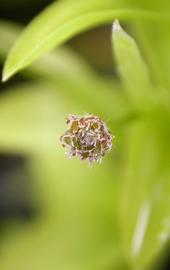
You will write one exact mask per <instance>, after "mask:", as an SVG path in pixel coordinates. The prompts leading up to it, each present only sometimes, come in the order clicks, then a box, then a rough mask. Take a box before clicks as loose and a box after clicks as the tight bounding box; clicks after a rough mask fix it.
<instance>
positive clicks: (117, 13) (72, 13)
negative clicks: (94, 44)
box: [3, 0, 169, 81]
mask: <svg viewBox="0 0 170 270" xmlns="http://www.w3.org/2000/svg"><path fill="white" fill-rule="evenodd" d="M117 7H119V8H120V1H118V2H117V1H115V2H113V1H112V0H106V1H104V2H103V1H102V0H95V1H89V0H88V1H84V2H82V1H81V2H80V1H77V0H76V1H74V2H73V1H69V0H68V1H61V2H59V3H58V2H57V3H56V2H55V3H53V4H52V5H50V6H49V7H48V8H47V9H45V10H44V11H43V12H42V13H41V14H40V15H38V16H37V17H36V18H35V19H34V20H33V21H32V22H31V23H30V25H29V26H28V27H27V28H26V29H25V31H24V32H23V33H22V35H21V36H20V38H19V39H18V41H17V42H16V43H15V45H14V47H13V48H12V50H11V52H10V54H9V56H8V59H7V61H6V64H5V67H4V71H3V81H6V80H7V79H8V78H9V77H11V76H12V75H13V74H15V73H16V72H18V71H19V70H21V69H23V68H25V67H26V66H28V65H30V64H31V63H32V62H34V61H35V60H36V59H38V58H39V57H40V56H42V55H43V54H45V53H46V52H47V51H49V50H51V49H52V48H54V47H56V46H59V45H60V44H61V43H63V42H65V41H66V40H68V39H69V38H71V37H73V36H75V35H76V34H78V33H80V32H82V31H84V30H87V29H89V28H92V27H95V26H97V25H101V24H104V23H109V22H112V21H113V20H114V18H115V17H121V18H129V17H130V18H132V17H135V18H138V19H139V18H150V19H154V20H155V19H161V20H165V21H166V20H169V17H168V16H164V17H163V18H162V17H161V16H160V14H159V13H155V12H151V11H148V12H147V11H139V10H134V11H133V10H121V9H119V10H116V9H115V10H114V8H117Z"/></svg>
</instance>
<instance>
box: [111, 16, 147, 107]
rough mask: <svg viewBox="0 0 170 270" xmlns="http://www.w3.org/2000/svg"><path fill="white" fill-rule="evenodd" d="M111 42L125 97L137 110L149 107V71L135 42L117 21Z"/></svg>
mask: <svg viewBox="0 0 170 270" xmlns="http://www.w3.org/2000/svg"><path fill="white" fill-rule="evenodd" d="M112 42H113V50H114V54H115V57H116V60H117V64H118V70H119V72H120V75H121V77H122V80H123V83H124V85H125V90H126V93H127V97H128V98H129V100H130V101H131V102H132V104H134V105H135V106H136V107H137V108H144V107H145V106H149V105H150V102H151V100H152V92H151V91H152V85H151V82H150V78H149V71H148V69H147V66H146V65H145V63H144V61H143V59H142V57H141V54H140V52H139V49H138V47H137V45H136V42H135V41H134V39H132V38H131V37H130V36H129V35H128V34H127V33H126V32H124V31H123V29H122V28H121V26H120V24H119V22H118V21H115V23H114V24H113V40H112Z"/></svg>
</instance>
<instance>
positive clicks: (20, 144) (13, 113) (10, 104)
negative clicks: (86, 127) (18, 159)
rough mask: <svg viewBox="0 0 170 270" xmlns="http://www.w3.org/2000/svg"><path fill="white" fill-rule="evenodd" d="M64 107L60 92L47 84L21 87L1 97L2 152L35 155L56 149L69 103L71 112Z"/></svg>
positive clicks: (0, 135) (0, 138)
mask: <svg viewBox="0 0 170 270" xmlns="http://www.w3.org/2000/svg"><path fill="white" fill-rule="evenodd" d="M64 104H65V103H64V100H63V99H62V98H61V97H59V96H58V95H57V93H56V90H55V89H54V88H53V87H52V86H50V85H49V84H45V83H44V84H28V83H27V84H26V85H25V84H23V85H22V84H21V85H20V86H17V87H15V88H14V87H13V88H11V90H10V89H8V92H7V93H4V94H1V98H0V119H1V124H0V149H1V151H16V152H17V151H20V152H25V153H32V152H37V151H47V152H48V151H50V149H53V148H55V147H56V141H57V138H59V136H60V134H61V132H62V131H63V128H64V121H63V118H64V117H65V115H67V113H68V110H69V104H67V106H68V109H66V108H65V106H66V105H64ZM59 116H60V117H59ZM62 122H63V123H62Z"/></svg>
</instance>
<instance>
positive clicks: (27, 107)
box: [0, 0, 170, 270]
mask: <svg viewBox="0 0 170 270" xmlns="http://www.w3.org/2000/svg"><path fill="white" fill-rule="evenodd" d="M51 2H53V1H50V0H24V1H23V0H5V1H0V68H1V73H2V68H3V63H4V60H5V57H6V55H7V53H8V51H9V49H10V47H11V46H12V44H13V43H14V41H15V39H16V38H17V37H18V35H19V33H20V32H21V30H22V28H23V27H24V26H25V25H27V24H28V22H29V21H31V19H32V18H33V17H34V16H35V15H37V14H38V13H39V12H40V11H41V10H42V9H43V8H45V7H46V6H47V5H48V4H50V3H51ZM132 2H133V1H132ZM144 2H145V1H144ZM146 2H147V1H146ZM146 8H147V3H146ZM121 24H122V26H123V28H124V29H125V30H126V31H127V32H128V33H129V34H130V35H133V37H134V38H135V39H136V41H137V42H138V45H139V48H140V50H141V53H142V56H143V57H144V59H145V61H146V63H147V64H148V66H149V64H150V63H149V58H148V57H147V55H145V46H143V43H142V42H141V43H140V40H141V37H139V35H137V34H136V30H135V28H133V23H130V22H127V21H123V22H121ZM168 33H169V35H170V32H168ZM154 38H155V37H154ZM155 42H157V40H156V39H155ZM162 42H164V40H162ZM122 88H123V86H122V84H121V83H120V77H119V75H118V72H117V68H116V61H115V57H114V55H113V52H112V44H111V25H105V26H101V27H97V28H95V29H93V30H90V31H86V32H84V33H82V34H79V35H78V36H76V37H75V38H73V39H71V40H70V41H69V42H67V43H66V44H65V45H64V46H62V47H60V48H58V49H56V50H55V51H53V52H51V53H49V54H48V55H46V56H45V57H43V58H42V59H40V60H39V61H37V62H36V63H35V64H33V65H32V66H31V67H30V68H28V69H27V70H24V71H23V72H21V73H19V74H17V75H15V76H14V77H13V78H12V79H10V80H9V81H8V82H7V83H0V269H2V270H12V269H14V270H15V269H17V270H20V269H24V270H27V269H29V270H30V269H31V270H34V269H36V270H40V269H42V270H43V269H50V270H53V269H60V270H67V269H68V270H71V269H74V270H76V269H77V270H78V269H79V270H81V269H92V270H94V269H96V270H100V269H101V270H112V269H116V270H117V269H120V270H121V269H122V270H124V269H125V270H126V269H129V270H130V269H134V270H142V269H160V270H166V269H170V261H169V254H170V248H169V229H170V216H169V207H168V206H169V205H168V204H169V197H170V193H169V192H168V191H169V190H168V188H167V185H168V187H169V184H168V183H167V179H168V177H169V175H170V174H169V170H168V168H169V165H170V164H169V160H170V159H168V154H167V152H168V149H169V144H170V143H169V137H168V136H169V134H170V133H169V129H168V132H167V129H166V128H167V126H168V125H169V118H168V116H166V117H167V119H166V117H165V119H166V120H165V122H162V118H161V117H159V116H160V115H159V112H158V115H157V114H156V116H155V118H154V121H155V123H156V124H155V123H153V122H154V121H151V122H152V123H153V127H152V125H151V124H150V122H149V121H148V123H147V124H146V126H145V125H143V124H142V125H141V126H140V125H139V126H138V122H137V124H136V122H135V128H136V127H137V130H138V131H137V133H138V137H137V135H134V136H132V137H131V138H130V140H129V139H128V138H129V137H128V136H129V132H130V133H131V132H132V133H133V131H134V130H133V129H135V128H134V126H133V125H131V123H133V121H136V120H134V119H136V115H135V114H134V113H133V112H132V113H131V110H130V105H129V104H128V102H127V100H126V98H125V99H124V98H122V91H123V90H122ZM84 112H89V113H94V114H97V115H100V116H101V117H102V118H103V119H104V120H105V121H106V123H107V125H108V126H109V127H110V128H111V130H112V132H113V133H114V135H115V137H116V138H115V141H114V146H113V150H112V152H111V153H110V154H109V155H108V156H106V157H105V158H104V160H103V162H102V164H101V165H99V164H95V165H94V166H93V168H92V169H90V168H89V167H88V164H86V163H85V162H83V163H81V162H80V161H79V160H69V159H68V158H67V157H66V156H65V154H64V149H62V147H61V146H60V144H59V142H58V139H59V137H60V135H61V134H62V133H63V132H64V131H65V128H66V125H65V119H66V117H67V116H68V114H69V113H74V114H83V113H84ZM112 114H113V115H114V117H113V120H112V117H111V115H112ZM151 114H152V113H151ZM162 114H163V113H162ZM157 121H158V122H159V124H160V125H158V127H157V128H155V125H157ZM154 124H155V125H154ZM152 128H153V129H152ZM151 129H152V131H153V133H152V131H151ZM160 129H162V130H163V132H160ZM148 134H149V136H148ZM153 134H156V136H155V138H156V139H155V138H153V137H152V135H153ZM148 137H149V138H148ZM157 137H158V141H156V140H157ZM145 139H146V140H145ZM127 140H129V141H128V142H127ZM162 140H163V143H162ZM157 142H158V145H159V146H158V147H159V149H161V150H159V151H157V148H156V147H157ZM166 147H167V148H166ZM135 151H136V152H135ZM137 151H138V152H137ZM125 153H126V154H125ZM141 153H142V154H141ZM160 153H161V154H160ZM141 156H142V157H141ZM157 156H159V157H160V160H159V158H158V159H157V158H155V157H157ZM162 157H163V158H162ZM161 158H162V160H161ZM128 159H129V160H128ZM154 166H156V170H155V168H154ZM133 168H134V171H133ZM158 169H159V170H158ZM148 171H149V173H148ZM152 172H154V173H153V174H152ZM162 172H163V173H162ZM167 175H168V176H167ZM164 177H165V178H166V184H165V185H164V184H163V185H162V182H163V183H164ZM132 178H133V180H134V181H133V180H132V181H131V180H129V179H132ZM143 178H144V180H143ZM169 180H170V179H169ZM147 181H148V182H149V184H148V182H147ZM154 181H155V182H154ZM135 183H136V184H135ZM153 190H154V191H153ZM126 192H127V193H126ZM155 194H156V195H155ZM129 198H130V199H129ZM151 201H152V203H153V204H152V207H151V209H152V210H153V211H152V213H151V215H150V219H151V221H149V225H148V231H147V234H146V236H145V239H144V243H143V246H142V248H141V254H140V256H138V257H137V258H135V259H134V258H132V257H133V256H132V255H131V251H130V249H131V244H130V243H131V241H132V242H133V240H132V239H133V237H135V236H134V235H135V232H136V231H135V229H134V228H136V226H137V225H135V224H137V222H138V221H139V220H140V219H143V220H144V219H145V218H146V217H145V214H146V213H147V209H148V203H149V202H151ZM160 202H161V203H160ZM142 211H143V212H142ZM142 213H144V214H142ZM146 215H147V214H146ZM141 222H142V221H141ZM134 231H135V232H134ZM138 233H139V234H140V233H142V232H138ZM139 238H140V236H139ZM158 239H159V241H158ZM134 241H135V240H134ZM132 245H133V243H132ZM134 245H135V244H134ZM133 248H134V247H132V249H133Z"/></svg>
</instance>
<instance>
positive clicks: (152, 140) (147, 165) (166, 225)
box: [120, 108, 170, 269]
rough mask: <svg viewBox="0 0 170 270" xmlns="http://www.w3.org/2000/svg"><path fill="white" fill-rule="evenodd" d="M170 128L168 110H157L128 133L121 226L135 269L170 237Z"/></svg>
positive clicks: (145, 264) (151, 258) (144, 264)
mask: <svg viewBox="0 0 170 270" xmlns="http://www.w3.org/2000/svg"><path fill="white" fill-rule="evenodd" d="M169 127H170V114H169V111H166V110H164V109H159V108H157V109H156V110H155V112H152V115H150V116H148V119H147V120H145V121H143V120H141V121H138V122H136V123H134V124H133V125H131V126H130V127H129V129H128V133H127V142H128V143H127V148H126V153H127V164H126V169H125V173H124V177H125V182H123V185H122V196H121V198H120V200H121V205H122V207H121V226H122V233H123V239H124V245H125V249H126V252H127V254H129V260H130V261H131V262H132V265H134V266H135V267H134V268H135V269H136V267H137V268H139V269H146V267H148V266H149V265H150V264H151V263H152V262H153V261H154V260H155V259H156V257H157V256H158V254H159V253H160V251H161V250H162V249H163V247H164V246H165V243H167V241H168V240H169V237H170V199H169V193H170V183H169V179H170V170H169V164H170V154H169V153H170V144H169V143H167V141H168V138H169V136H170V128H169Z"/></svg>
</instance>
